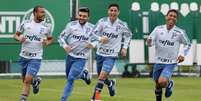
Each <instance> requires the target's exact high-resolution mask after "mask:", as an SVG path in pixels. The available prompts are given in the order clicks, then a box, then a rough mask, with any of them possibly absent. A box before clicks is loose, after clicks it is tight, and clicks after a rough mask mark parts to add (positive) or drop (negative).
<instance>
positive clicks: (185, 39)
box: [180, 31, 191, 56]
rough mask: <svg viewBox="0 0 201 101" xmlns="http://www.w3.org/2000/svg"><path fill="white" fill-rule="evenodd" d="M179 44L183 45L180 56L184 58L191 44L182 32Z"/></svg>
mask: <svg viewBox="0 0 201 101" xmlns="http://www.w3.org/2000/svg"><path fill="white" fill-rule="evenodd" d="M180 42H181V44H184V50H183V51H182V53H181V55H183V56H186V55H187V54H188V53H189V50H190V48H191V42H190V40H189V38H188V36H187V34H186V32H185V31H182V34H181V37H180Z"/></svg>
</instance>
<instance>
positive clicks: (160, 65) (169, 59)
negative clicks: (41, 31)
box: [147, 9, 191, 101]
mask: <svg viewBox="0 0 201 101" xmlns="http://www.w3.org/2000/svg"><path fill="white" fill-rule="evenodd" d="M177 17H178V12H177V10H174V9H171V10H169V11H168V13H167V15H166V24H165V25H161V26H157V27H156V28H155V29H154V30H153V31H152V33H151V34H150V35H149V37H148V39H147V44H148V46H153V45H155V65H154V69H153V79H154V80H155V83H156V86H155V95H156V101H162V88H166V90H165V97H170V96H171V95H172V87H173V80H171V76H172V73H173V70H174V68H175V66H176V65H177V63H180V62H183V61H184V56H185V55H187V53H188V51H189V49H190V47H191V43H190V41H189V39H188V37H187V35H186V33H185V31H184V30H182V29H180V28H179V27H177V26H176V25H175V24H176V20H177ZM180 44H184V50H183V52H182V53H181V54H179V48H180Z"/></svg>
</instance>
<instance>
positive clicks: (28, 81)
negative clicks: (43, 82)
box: [24, 79, 32, 85]
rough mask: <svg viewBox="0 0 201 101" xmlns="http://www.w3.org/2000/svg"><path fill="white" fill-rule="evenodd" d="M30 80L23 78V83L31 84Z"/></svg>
mask: <svg viewBox="0 0 201 101" xmlns="http://www.w3.org/2000/svg"><path fill="white" fill-rule="evenodd" d="M31 82H32V80H30V79H25V80H24V84H26V85H29V84H31Z"/></svg>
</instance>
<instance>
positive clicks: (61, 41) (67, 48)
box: [58, 24, 72, 53]
mask: <svg viewBox="0 0 201 101" xmlns="http://www.w3.org/2000/svg"><path fill="white" fill-rule="evenodd" d="M70 33H71V30H70V24H67V25H66V27H65V29H64V30H63V31H62V32H61V33H60V35H59V38H58V42H59V44H60V46H61V47H63V48H64V50H65V52H66V53H70V52H71V50H72V49H71V47H70V46H69V45H68V44H67V43H66V41H65V40H67V38H68V36H69V35H70Z"/></svg>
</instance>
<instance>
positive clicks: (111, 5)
mask: <svg viewBox="0 0 201 101" xmlns="http://www.w3.org/2000/svg"><path fill="white" fill-rule="evenodd" d="M111 7H117V9H118V10H119V5H118V4H110V5H109V6H108V9H110V8H111Z"/></svg>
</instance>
